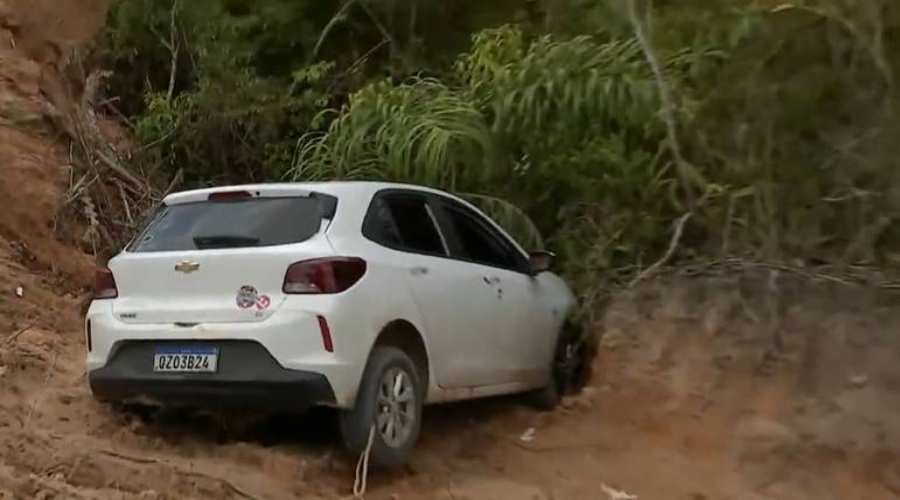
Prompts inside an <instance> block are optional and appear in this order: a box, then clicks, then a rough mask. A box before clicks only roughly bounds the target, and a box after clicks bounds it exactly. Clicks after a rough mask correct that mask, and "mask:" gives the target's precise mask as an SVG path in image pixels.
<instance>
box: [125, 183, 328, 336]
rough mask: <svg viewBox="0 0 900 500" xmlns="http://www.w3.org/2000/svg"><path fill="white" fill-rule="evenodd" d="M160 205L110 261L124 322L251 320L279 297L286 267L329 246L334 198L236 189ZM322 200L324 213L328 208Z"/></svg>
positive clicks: (271, 309)
mask: <svg viewBox="0 0 900 500" xmlns="http://www.w3.org/2000/svg"><path fill="white" fill-rule="evenodd" d="M211 198H212V199H208V198H207V199H201V200H189V201H187V202H180V203H174V204H167V205H165V206H163V207H162V208H161V209H160V211H159V212H158V213H157V215H156V216H155V217H154V219H153V221H152V222H151V223H150V224H149V225H148V227H147V228H146V230H144V232H143V233H142V234H141V235H140V236H139V237H138V238H137V239H136V240H135V242H134V243H132V245H131V246H130V247H129V248H128V250H127V251H126V252H123V253H122V254H121V255H119V256H118V257H116V258H115V259H113V260H112V261H110V264H109V267H110V269H111V270H112V272H113V275H114V276H115V279H116V285H117V286H118V291H119V296H118V298H117V299H116V300H115V301H114V302H113V312H114V314H115V315H116V316H117V317H118V318H119V319H120V320H121V321H124V322H126V323H134V324H157V323H166V324H171V323H182V324H200V323H224V322H228V323H233V322H258V321H264V320H265V319H266V318H268V317H269V316H271V315H272V314H273V313H274V312H275V311H276V310H277V309H278V308H279V307H280V306H281V304H282V303H283V302H284V299H285V295H284V294H283V293H282V284H283V280H284V275H285V271H286V270H287V268H288V266H290V265H291V264H292V263H294V262H298V261H302V260H307V259H312V258H317V257H322V256H327V255H330V254H331V253H332V248H331V245H330V244H329V242H328V240H327V238H326V237H325V235H324V229H325V228H326V227H327V224H328V222H329V220H328V218H329V217H330V216H333V203H334V200H333V199H332V198H330V197H323V196H316V195H312V196H310V195H308V194H306V195H289V194H286V193H284V192H277V193H268V194H267V193H265V192H262V193H260V192H253V193H244V192H238V193H237V194H236V195H235V194H234V193H232V194H230V195H228V196H212V197H211ZM329 206H330V210H331V213H330V214H329Z"/></svg>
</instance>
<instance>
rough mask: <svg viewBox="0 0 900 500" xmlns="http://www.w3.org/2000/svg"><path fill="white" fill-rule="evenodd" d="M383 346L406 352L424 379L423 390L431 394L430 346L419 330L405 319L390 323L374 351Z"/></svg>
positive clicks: (380, 334) (377, 338)
mask: <svg viewBox="0 0 900 500" xmlns="http://www.w3.org/2000/svg"><path fill="white" fill-rule="evenodd" d="M381 346H390V347H396V348H397V349H400V350H402V351H403V352H405V353H406V354H407V355H408V356H409V357H410V358H411V359H412V361H413V363H414V364H415V365H416V369H417V370H418V371H419V375H420V376H421V377H423V380H422V382H423V384H422V386H423V388H424V389H425V391H426V393H428V392H429V389H430V384H431V378H432V375H431V362H430V358H429V351H428V346H427V345H426V343H425V338H424V337H423V335H422V333H421V332H420V331H419V328H417V327H416V326H415V325H414V324H413V323H412V322H410V321H407V320H405V319H395V320H393V321H390V322H388V323H387V324H386V325H384V327H382V329H381V331H380V332H379V333H378V337H376V339H375V343H374V345H373V346H372V349H373V350H374V349H375V348H378V347H381ZM370 356H371V354H370Z"/></svg>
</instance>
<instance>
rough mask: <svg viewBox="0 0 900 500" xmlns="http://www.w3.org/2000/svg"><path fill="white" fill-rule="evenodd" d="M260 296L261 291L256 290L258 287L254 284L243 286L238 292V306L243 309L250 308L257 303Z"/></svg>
mask: <svg viewBox="0 0 900 500" xmlns="http://www.w3.org/2000/svg"><path fill="white" fill-rule="evenodd" d="M258 298H259V292H257V291H256V288H253V287H252V286H242V287H241V288H240V289H239V290H238V293H237V299H236V302H237V306H238V307H240V308H241V309H250V308H251V307H253V305H254V304H256V300H257V299H258Z"/></svg>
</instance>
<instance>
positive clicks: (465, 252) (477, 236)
mask: <svg viewBox="0 0 900 500" xmlns="http://www.w3.org/2000/svg"><path fill="white" fill-rule="evenodd" d="M441 206H442V207H443V213H444V224H445V225H446V226H449V227H448V230H447V233H448V234H452V240H451V242H452V244H451V245H450V255H451V256H452V257H455V258H458V259H462V260H467V261H470V262H475V263H478V264H483V265H486V266H491V267H499V268H502V269H509V270H514V271H524V270H525V269H527V268H528V265H527V259H526V258H525V257H524V256H523V255H522V253H521V252H519V251H518V250H517V249H516V248H515V247H514V246H513V245H512V243H510V241H509V239H508V238H506V237H504V236H503V235H502V234H501V233H500V232H499V231H497V230H496V229H495V228H494V227H492V226H491V225H490V223H488V221H487V220H485V219H484V217H482V216H480V215H478V214H477V213H476V212H475V211H474V210H472V209H470V208H468V207H466V206H465V205H463V204H461V203H458V202H456V201H453V200H447V199H445V200H441Z"/></svg>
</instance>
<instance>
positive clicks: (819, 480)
mask: <svg viewBox="0 0 900 500" xmlns="http://www.w3.org/2000/svg"><path fill="white" fill-rule="evenodd" d="M102 18H103V2H101V1H90V0H0V168H2V172H3V175H2V176H0V200H2V202H3V206H2V208H0V499H6V498H42V499H48V498H59V499H63V498H66V499H68V498H76V499H77V498H91V499H112V498H140V499H162V498H172V499H175V498H178V499H181V498H279V499H280V498H303V499H312V498H344V497H347V496H349V493H350V487H351V484H352V481H353V465H354V464H353V463H352V460H348V459H346V458H345V457H343V456H342V455H341V454H340V452H339V445H338V438H337V432H336V429H335V425H334V420H333V414H331V413H329V412H328V411H322V412H312V413H311V414H308V415H302V416H271V417H251V416H230V417H227V418H222V417H220V416H205V415H189V414H184V413H179V412H155V413H151V412H146V411H145V412H141V411H122V410H119V409H114V408H110V407H107V406H103V405H100V404H97V403H96V402H94V401H93V400H92V398H91V397H90V395H89V393H88V390H87V386H86V383H85V380H84V373H83V368H82V361H83V352H84V340H83V334H82V324H81V317H80V308H81V305H82V304H83V299H84V294H85V292H86V285H87V284H88V283H89V281H90V278H91V273H92V267H93V258H92V257H91V256H88V255H85V254H84V253H83V252H82V251H80V250H78V249H77V246H78V245H80V244H81V242H79V241H77V239H76V240H72V239H71V238H70V239H68V240H64V241H63V240H60V239H59V238H58V237H57V232H56V231H55V230H54V228H55V226H56V224H58V223H59V222H60V221H58V220H57V214H58V213H59V209H60V207H61V206H62V205H63V204H65V203H66V202H71V200H67V194H68V190H69V188H70V186H71V183H72V182H73V181H72V179H71V178H70V170H69V168H68V167H67V165H68V164H69V161H70V159H69V157H68V145H66V144H62V143H60V142H59V140H58V137H57V135H56V134H54V132H53V131H52V129H51V128H50V127H49V126H48V124H47V120H46V118H45V116H46V99H47V94H48V92H47V90H46V89H48V88H54V87H55V86H58V84H59V82H54V81H53V79H54V78H57V77H56V76H55V75H54V73H53V71H52V69H50V68H52V67H53V65H54V63H55V58H58V57H63V56H62V54H65V53H66V50H65V48H66V47H73V46H78V45H80V44H83V43H85V42H86V41H88V40H89V39H90V38H91V36H92V35H93V33H94V32H95V30H96V29H97V27H98V26H100V23H101V22H102ZM74 234H76V235H77V232H76V233H74ZM19 287H21V289H22V291H23V292H24V293H23V294H22V296H21V297H20V296H18V294H17V288H19ZM897 304H898V299H897V297H896V296H895V295H892V294H889V293H887V292H884V291H876V290H869V289H864V288H853V287H843V286H839V285H826V284H823V283H816V282H810V281H808V280H801V279H800V278H797V277H794V276H789V275H784V274H774V273H771V272H768V271H765V272H744V273H726V274H721V275H709V276H704V277H696V276H695V277H691V278H687V277H671V278H665V279H658V280H653V281H651V282H649V283H646V284H644V285H642V286H641V287H639V288H638V289H636V290H632V291H627V292H622V293H620V294H618V295H617V296H616V297H615V298H614V299H613V300H612V301H611V303H610V304H609V306H608V307H607V309H606V310H605V311H604V312H603V313H602V315H601V316H600V318H599V319H598V321H597V324H596V325H595V326H596V328H597V332H598V334H602V335H603V337H602V338H603V342H602V346H601V349H600V356H599V358H598V359H597V361H596V370H595V374H594V378H593V379H592V381H591V383H590V384H589V386H588V387H587V389H586V390H585V391H584V393H583V394H581V395H579V396H577V397H574V398H570V399H568V400H567V401H566V402H565V404H564V406H563V408H561V409H560V410H558V411H556V412H554V413H550V414H539V413H535V412H533V411H531V410H529V409H527V408H525V407H524V406H523V405H522V404H521V402H520V401H519V400H517V399H516V398H501V399H493V400H487V401H478V402H471V403H466V404H460V405H448V406H439V407H435V408H431V409H430V410H429V411H428V412H427V414H426V423H425V427H424V430H423V433H422V440H421V443H420V445H419V447H418V448H417V451H416V454H415V457H414V459H413V461H412V464H411V465H410V466H409V467H408V468H406V469H404V470H401V471H394V472H391V473H374V474H373V476H372V477H371V478H370V484H369V493H368V495H367V498H371V499H396V498H403V499H416V498H422V499H432V498H434V499H448V500H453V499H457V500H458V499H520V498H521V499H534V500H538V499H570V498H572V499H580V498H585V499H604V498H628V497H626V496H624V495H625V494H626V493H627V494H631V495H636V496H637V497H638V498H640V499H657V498H660V499H685V500H702V499H710V500H712V499H722V498H724V499H729V498H733V499H754V498H761V499H762V498H767V499H768V498H782V499H822V500H829V499H835V500H838V499H857V498H859V499H872V500H878V499H888V498H900V456H898V454H900V335H898V332H900V309H898V307H897ZM530 429H533V431H531V432H528V431H529V430H530ZM528 434H533V436H532V437H531V439H528ZM523 436H525V439H523Z"/></svg>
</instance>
